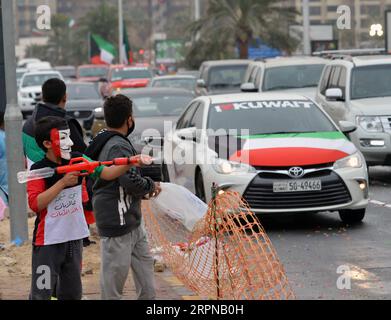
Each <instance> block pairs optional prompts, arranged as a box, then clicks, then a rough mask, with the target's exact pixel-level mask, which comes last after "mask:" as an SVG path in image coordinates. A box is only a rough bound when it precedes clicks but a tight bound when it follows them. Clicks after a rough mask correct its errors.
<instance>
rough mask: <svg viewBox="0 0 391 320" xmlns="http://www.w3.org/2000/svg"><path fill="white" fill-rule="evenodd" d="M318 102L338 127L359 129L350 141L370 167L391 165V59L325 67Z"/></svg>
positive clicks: (342, 60) (338, 60)
mask: <svg viewBox="0 0 391 320" xmlns="http://www.w3.org/2000/svg"><path fill="white" fill-rule="evenodd" d="M316 101H317V102H318V103H319V104H320V105H321V106H322V107H323V109H324V110H325V111H326V112H327V113H328V114H329V115H330V116H331V118H333V120H334V121H335V122H336V123H339V121H349V122H353V123H355V124H357V127H358V129H357V130H356V131H355V132H354V133H351V134H350V139H351V141H352V142H353V143H354V144H355V145H356V146H357V148H358V149H360V150H361V152H362V153H363V154H364V156H365V159H366V161H367V163H368V165H390V164H391V135H390V134H391V56H388V55H370V56H369V55H368V56H356V57H352V56H338V57H335V58H334V59H332V60H330V61H329V63H328V64H327V66H326V67H325V69H324V71H323V74H322V77H321V81H320V83H319V87H318V90H317V95H316Z"/></svg>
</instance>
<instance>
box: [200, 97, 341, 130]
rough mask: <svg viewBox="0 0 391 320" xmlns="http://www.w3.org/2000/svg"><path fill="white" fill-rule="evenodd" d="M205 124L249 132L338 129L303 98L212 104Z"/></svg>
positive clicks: (215, 128) (216, 127)
mask: <svg viewBox="0 0 391 320" xmlns="http://www.w3.org/2000/svg"><path fill="white" fill-rule="evenodd" d="M208 128H209V129H212V130H219V129H225V130H231V129H232V130H237V131H238V132H240V131H241V130H242V129H245V130H249V132H250V134H251V135H256V134H277V133H301V132H329V131H337V129H336V127H335V126H334V124H333V123H332V122H331V121H330V120H329V119H328V118H327V116H326V115H325V114H324V113H323V112H322V111H321V110H320V109H319V108H318V107H317V106H316V105H315V104H314V103H313V102H311V101H305V100H274V101H251V102H246V101H244V102H238V103H222V104H215V105H212V106H211V107H210V109H209V117H208Z"/></svg>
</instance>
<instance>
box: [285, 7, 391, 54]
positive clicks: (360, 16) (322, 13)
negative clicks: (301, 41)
mask: <svg viewBox="0 0 391 320" xmlns="http://www.w3.org/2000/svg"><path fill="white" fill-rule="evenodd" d="M290 5H291V6H293V7H295V8H296V10H297V11H299V12H300V13H301V12H302V0H291V3H290ZM309 5H310V22H311V25H324V24H328V25H333V26H334V33H335V37H336V38H337V39H338V40H340V44H341V45H342V47H352V46H353V47H355V48H359V47H366V46H368V45H370V40H371V38H370V36H369V30H370V27H371V25H372V24H381V25H382V26H383V28H384V27H385V26H384V11H385V10H390V9H391V0H310V1H309ZM343 5H344V6H348V7H349V8H350V12H351V30H350V31H349V30H339V29H338V28H337V19H338V18H339V16H340V14H339V13H338V12H337V10H338V8H339V7H340V6H343ZM297 21H298V23H299V24H302V16H301V15H299V16H298V19H297ZM372 40H373V39H372ZM378 40H379V39H378Z"/></svg>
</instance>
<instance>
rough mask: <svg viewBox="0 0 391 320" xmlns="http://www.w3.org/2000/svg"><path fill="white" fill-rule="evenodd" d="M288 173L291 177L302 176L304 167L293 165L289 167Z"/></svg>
mask: <svg viewBox="0 0 391 320" xmlns="http://www.w3.org/2000/svg"><path fill="white" fill-rule="evenodd" d="M288 173H289V175H290V176H291V177H292V178H295V179H298V178H301V177H302V176H304V169H303V168H300V167H293V168H290V169H289V171H288Z"/></svg>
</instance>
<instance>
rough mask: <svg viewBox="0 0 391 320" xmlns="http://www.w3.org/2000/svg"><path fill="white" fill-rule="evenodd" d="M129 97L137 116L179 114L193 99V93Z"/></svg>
mask: <svg viewBox="0 0 391 320" xmlns="http://www.w3.org/2000/svg"><path fill="white" fill-rule="evenodd" d="M129 97H130V98H131V99H132V100H133V103H134V108H133V109H134V114H135V116H136V117H161V116H179V115H180V114H181V113H182V112H183V110H184V109H185V108H186V107H187V105H188V104H189V102H190V101H191V100H192V99H193V96H192V95H190V94H189V95H175V96H174V95H153V96H142V97H140V96H138V97H137V96H136V97H135V96H132V95H129Z"/></svg>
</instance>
